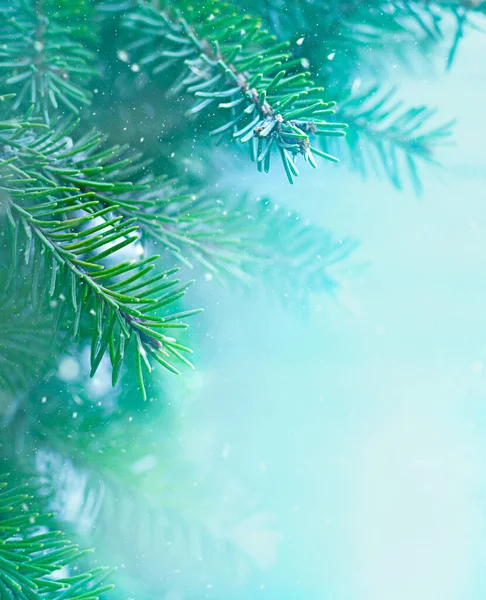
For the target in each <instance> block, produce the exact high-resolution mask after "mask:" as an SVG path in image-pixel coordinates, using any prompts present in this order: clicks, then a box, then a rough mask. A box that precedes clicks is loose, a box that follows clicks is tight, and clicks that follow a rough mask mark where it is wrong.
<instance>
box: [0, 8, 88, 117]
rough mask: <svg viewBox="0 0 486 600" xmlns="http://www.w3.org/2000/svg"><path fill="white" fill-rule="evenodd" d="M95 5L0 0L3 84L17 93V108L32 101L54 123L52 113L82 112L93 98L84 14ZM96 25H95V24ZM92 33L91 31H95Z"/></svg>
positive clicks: (14, 106)
mask: <svg viewBox="0 0 486 600" xmlns="http://www.w3.org/2000/svg"><path fill="white" fill-rule="evenodd" d="M91 11H92V9H89V7H88V6H86V3H85V2H82V1H80V0H74V1H73V3H72V5H71V7H69V5H68V4H67V3H66V1H65V0H62V1H58V0H7V1H1V2H0V41H3V40H5V43H3V44H0V89H5V90H9V91H10V90H11V91H12V92H15V93H16V94H17V98H16V100H15V102H14V103H13V104H12V110H13V112H14V113H15V111H18V110H19V109H25V108H27V107H29V106H30V105H33V106H34V108H35V113H36V114H39V115H41V116H42V118H43V119H44V121H45V122H46V123H49V122H50V120H51V117H52V114H53V113H59V112H61V111H63V110H67V111H68V112H71V113H75V114H78V113H79V110H80V108H81V107H83V106H87V105H89V104H90V101H91V92H90V91H89V88H88V86H89V82H90V80H91V79H92V77H93V76H94V75H96V70H95V69H94V67H93V63H94V54H93V52H92V51H91V50H90V49H89V48H88V47H87V46H86V43H85V42H86V37H87V32H86V24H85V25H84V27H83V25H82V22H83V17H86V16H87V15H88V14H89V15H90V16H91V14H92V13H91ZM91 31H92V30H91ZM92 35H93V33H91V36H92Z"/></svg>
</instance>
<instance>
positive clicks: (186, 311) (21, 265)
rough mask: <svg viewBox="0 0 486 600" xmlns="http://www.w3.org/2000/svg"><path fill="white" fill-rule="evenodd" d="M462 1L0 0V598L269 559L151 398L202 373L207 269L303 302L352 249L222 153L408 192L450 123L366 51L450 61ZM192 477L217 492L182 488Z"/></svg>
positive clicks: (483, 8)
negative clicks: (258, 190) (399, 86)
mask: <svg viewBox="0 0 486 600" xmlns="http://www.w3.org/2000/svg"><path fill="white" fill-rule="evenodd" d="M485 12H486V5H485V3H482V2H473V1H472V0H470V1H467V2H466V1H462V0H458V1H450V2H449V1H446V0H444V1H441V0H438V1H434V2H428V1H427V2H423V1H421V0H414V1H408V0H401V1H397V2H395V1H393V2H381V1H375V0H371V1H370V2H368V3H363V2H361V1H360V0H351V1H350V0H346V2H344V1H343V2H341V1H340V2H330V1H325V2H312V1H311V0H292V1H290V0H288V1H285V2H283V1H282V0H263V1H259V2H254V1H253V0H244V1H243V2H242V3H239V4H238V3H235V2H228V1H226V0H203V1H200V2H191V1H190V0H161V1H155V0H154V1H153V2H152V1H141V2H137V1H134V0H126V1H123V0H120V1H117V0H115V1H112V0H102V1H99V0H4V1H2V0H0V426H1V435H0V474H1V473H7V472H10V473H11V475H10V476H9V477H8V478H5V477H3V478H1V479H0V488H2V490H1V491H0V598H2V600H3V599H4V598H5V600H7V599H8V600H13V599H17V598H18V599H22V600H26V599H27V600H31V599H33V598H46V599H53V600H54V599H59V600H61V599H66V600H68V599H71V600H75V599H76V600H94V599H95V598H98V597H99V596H103V597H105V595H106V597H107V598H110V597H111V598H120V599H121V598H127V597H133V598H137V599H138V600H140V599H141V598H147V599H148V598H167V599H168V600H170V599H171V598H172V599H177V600H179V599H180V600H182V599H185V598H199V597H203V596H204V594H205V592H204V590H205V589H206V586H208V585H210V581H211V577H213V576H214V573H216V572H218V573H221V572H222V571H224V577H225V580H227V581H228V585H229V586H234V587H233V588H231V589H234V590H237V589H238V585H240V584H241V583H242V582H244V581H245V580H247V579H248V578H249V577H250V574H251V573H252V572H253V570H258V569H259V568H264V567H265V565H267V563H268V562H269V560H270V559H269V557H271V556H272V554H273V550H274V546H275V543H276V539H277V538H278V536H277V534H276V533H275V532H274V531H273V530H272V529H271V527H270V526H269V525H268V524H267V523H266V522H265V519H264V518H263V517H262V516H261V513H260V509H259V507H258V506H257V504H256V502H253V501H250V500H248V498H247V497H248V494H245V490H243V489H242V488H241V484H240V482H238V481H235V480H234V477H233V475H232V474H231V473H227V472H225V471H224V470H222V469H220V468H218V469H216V468H215V467H213V466H211V467H207V466H206V467H203V466H202V465H201V464H200V462H199V461H198V457H197V456H195V455H194V454H190V453H185V452H186V451H185V447H186V446H185V445H184V442H183V441H181V440H185V442H187V441H188V440H189V439H191V438H192V437H194V436H195V435H196V434H195V432H196V431H199V428H200V427H201V425H200V423H199V422H198V420H197V411H194V413H191V411H190V410H189V412H190V413H191V416H190V417H189V418H188V419H187V420H185V421H183V420H182V419H180V418H179V417H178V413H177V411H176V410H175V408H174V405H175V404H176V401H179V400H181V399H184V400H185V401H187V402H188V403H189V406H190V407H191V406H192V405H191V404H190V401H191V400H192V399H193V398H194V397H196V396H198V394H199V393H200V390H199V388H198V386H201V385H204V384H203V383H201V380H202V381H203V380H204V366H205V364H207V362H206V363H205V361H208V359H206V358H204V357H203V356H199V355H198V352H197V351H198V346H200V345H201V339H204V337H205V336H208V335H210V331H208V330H207V323H206V321H205V317H204V314H199V313H201V306H202V308H204V305H205V301H206V298H205V296H204V289H205V288H204V285H205V284H207V283H208V282H210V281H211V280H213V279H214V280H217V283H218V285H221V288H216V289H222V286H223V285H225V286H229V287H231V289H232V290H234V293H240V291H241V290H240V288H243V289H244V293H246V294H247V295H248V297H249V298H250V299H251V297H252V296H251V295H252V294H253V293H254V291H255V290H256V289H260V290H261V291H262V293H264V294H267V295H269V296H273V299H274V300H275V301H277V302H280V303H282V304H284V305H285V307H286V308H288V309H289V312H291V313H297V312H300V313H304V314H309V313H311V312H312V309H313V307H314V306H315V303H316V298H320V296H321V295H323V294H327V295H332V294H334V293H335V292H336V291H337V290H339V287H340V285H341V282H342V280H343V278H345V277H348V276H349V275H350V273H351V265H352V264H353V261H354V256H353V253H354V251H355V249H356V247H357V245H358V244H357V241H356V240H353V239H351V238H349V237H343V236H340V235H338V234H335V233H333V232H330V231H328V230H327V229H325V228H324V227H322V226H320V225H317V224H315V223H312V222H309V220H308V219H307V218H306V215H305V214H302V213H301V212H299V205H298V202H296V204H295V207H291V208H290V209H289V208H288V207H286V206H283V205H281V203H280V199H279V198H278V197H276V195H275V196H272V197H266V196H265V197H260V196H257V197H255V196H254V195H253V194H252V193H249V192H247V190H245V189H243V187H244V185H243V184H242V185H241V186H240V187H238V186H231V185H228V184H227V182H225V181H224V180H223V178H221V177H220V176H219V173H220V171H221V169H218V166H220V162H219V161H224V160H227V161H231V163H235V164H237V165H238V167H237V168H238V169H245V168H246V164H247V162H248V161H247V160H246V158H245V156H244V152H247V153H248V154H249V157H250V160H251V161H253V162H254V163H256V167H257V171H259V172H263V173H264V174H265V175H264V174H262V175H261V177H264V176H265V177H269V178H270V177H271V178H274V179H275V181H279V180H280V179H283V180H288V181H289V182H290V183H294V182H295V184H296V188H295V189H297V186H298V185H299V183H298V181H296V176H297V175H298V174H299V169H300V166H301V163H302V162H307V163H309V165H310V166H311V167H313V168H317V167H319V168H320V169H321V170H322V172H323V176H324V177H325V174H326V172H328V171H326V169H329V168H339V169H342V170H344V169H346V168H348V167H351V168H356V169H358V170H359V171H360V172H362V173H363V175H364V176H367V175H368V174H370V173H373V172H379V171H380V170H381V171H382V172H383V173H384V174H385V176H386V177H387V178H388V180H389V181H390V182H391V183H392V185H394V186H395V187H398V188H400V187H403V186H406V185H412V186H413V188H414V189H415V191H416V192H417V193H419V192H420V190H421V178H420V171H419V168H420V164H427V165H429V164H435V163H437V162H438V160H437V152H438V150H439V149H440V147H441V146H442V145H443V144H444V143H446V142H447V141H448V140H449V138H450V137H451V135H452V134H453V123H451V122H450V121H449V120H448V119H444V118H442V116H439V117H436V111H435V110H434V109H433V108H430V107H428V106H425V105H423V103H419V104H417V106H409V105H407V104H406V103H405V102H403V101H402V100H401V99H400V90H396V89H394V88H390V86H388V84H387V85H385V83H384V81H381V80H380V81H376V69H375V67H376V65H382V66H383V65H385V64H386V58H387V57H389V56H390V55H393V56H394V59H396V60H397V61H398V60H408V57H409V56H410V53H412V54H415V55H416V54H419V55H427V56H428V55H429V53H430V52H431V51H432V50H433V49H434V48H435V47H437V48H438V49H439V50H442V49H443V48H444V47H447V53H446V55H445V57H443V58H444V63H445V65H446V66H447V67H450V65H451V64H452V62H453V60H454V57H455V56H456V54H457V53H458V52H460V40H461V37H462V36H463V35H464V32H465V31H467V29H468V28H469V27H473V26H475V24H476V22H477V20H478V19H479V18H480V17H481V16H482V15H484V13H485ZM441 58H442V57H441ZM357 65H359V67H360V68H359V72H358V69H357ZM383 68H384V67H383ZM383 80H385V77H384V78H383ZM444 123H445V124H444ZM339 158H341V164H340V165H339V166H338V167H336V166H331V165H329V163H330V162H338V161H339ZM275 159H276V160H275ZM320 159H323V160H320ZM271 163H272V165H271ZM305 176H306V172H305V171H304V172H303V174H302V177H305ZM255 177H260V175H258V173H255ZM336 201H338V199H336ZM192 283H195V285H193V286H192V285H191V284H192ZM319 301H320V300H319ZM190 326H191V327H190ZM192 348H194V349H195V351H196V352H195V357H196V358H195V359H194V360H193V359H192V356H191V355H192ZM189 357H191V359H189ZM194 366H196V367H198V366H199V368H200V370H201V372H202V375H200V374H199V373H198V372H197V371H198V369H197V368H196V372H195V373H194V371H193V370H194ZM176 374H179V375H181V377H180V378H175V377H173V376H174V375H176ZM107 382H108V383H107ZM144 400H146V402H144ZM191 419H193V422H192V423H190V424H188V421H190V420H191ZM186 445H189V444H186ZM196 454H197V453H196ZM147 461H148V463H150V464H148V463H147ZM147 465H148V466H147ZM210 479H211V480H212V481H213V482H214V481H216V482H217V485H218V486H219V488H220V489H221V490H225V496H224V501H223V500H222V498H223V496H222V495H221V497H213V496H211V495H210V494H209V493H208V501H207V503H205V504H204V505H197V504H196V503H194V502H193V501H192V491H193V485H194V481H196V480H197V481H201V486H204V482H205V481H206V480H210ZM4 488H5V489H4ZM53 511H55V513H56V514H53ZM58 529H62V530H63V531H65V532H67V534H68V535H69V537H70V538H72V539H75V540H76V541H79V543H80V545H82V546H87V547H91V545H96V546H98V547H99V548H98V551H97V552H95V553H93V554H91V553H90V554H87V553H85V552H84V551H78V546H77V544H75V545H73V544H72V543H71V542H68V541H66V538H65V537H64V534H61V533H59V531H58ZM201 557H203V558H204V560H203V558H201ZM77 559H80V560H79V566H78V563H77V562H76V563H75V562H73V561H74V560H77ZM181 563H184V564H185V565H186V566H187V568H188V571H190V572H191V573H192V574H193V577H192V578H189V579H190V580H188V579H187V578H186V579H185V580H184V581H182V579H181V578H180V577H179V578H178V577H177V576H176V575H175V573H176V571H177V568H178V565H179V564H181ZM100 564H106V565H109V566H110V567H111V566H116V565H123V566H122V569H120V570H119V572H117V574H116V575H114V574H113V573H112V571H111V569H105V568H104V567H101V566H100ZM223 566H224V569H223ZM105 578H108V583H106V582H105ZM112 579H114V580H116V583H117V584H118V585H117V586H116V587H115V589H113V590H112V589H111V588H112V584H111V583H109V582H110V581H111V580H112ZM201 590H203V591H201ZM235 594H236V592H235ZM218 597H220V596H218ZM236 597H237V596H236V595H235V598H236Z"/></svg>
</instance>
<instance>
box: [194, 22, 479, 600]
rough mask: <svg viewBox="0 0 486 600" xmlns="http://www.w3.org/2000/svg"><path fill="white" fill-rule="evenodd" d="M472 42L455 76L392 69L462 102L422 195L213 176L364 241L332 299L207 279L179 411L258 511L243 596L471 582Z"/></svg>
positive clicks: (475, 257)
mask: <svg viewBox="0 0 486 600" xmlns="http://www.w3.org/2000/svg"><path fill="white" fill-rule="evenodd" d="M485 57H486V38H485V37H484V36H483V35H481V34H479V33H471V34H470V35H469V36H468V37H467V38H466V39H465V40H464V41H463V43H462V46H461V47H460V51H459V53H458V56H457V59H456V62H455V64H454V66H453V69H452V71H451V72H450V73H446V72H445V70H444V66H443V64H442V63H441V64H439V63H437V64H435V63H434V64H433V65H432V64H430V63H429V64H428V65H425V66H424V67H422V71H421V72H420V73H419V76H417V75H416V73H415V74H414V75H412V74H411V73H409V72H407V71H406V70H405V69H404V68H403V67H399V66H397V67H396V69H395V72H394V76H393V80H391V83H396V82H398V83H399V84H400V88H401V93H402V94H403V95H405V97H407V98H408V99H409V100H410V102H415V103H429V104H432V105H437V106H438V107H439V109H440V115H439V117H438V120H439V121H440V119H442V120H447V118H448V117H451V118H454V117H457V119H458V124H457V127H456V130H455V145H454V146H450V147H444V148H443V149H441V152H440V158H441V161H442V163H443V165H444V166H443V168H436V167H427V166H425V168H422V171H421V173H422V177H423V181H424V186H425V193H424V194H423V196H422V198H420V199H417V198H416V197H415V196H414V195H413V193H412V191H411V190H407V191H404V192H397V191H395V190H393V189H392V188H391V186H390V185H389V183H388V182H387V181H385V180H384V178H383V177H380V176H377V177H376V178H375V179H372V180H368V181H366V182H363V180H362V179H361V177H360V176H359V175H357V174H354V173H350V172H349V171H347V170H346V168H345V166H343V165H340V166H338V167H336V168H335V167H333V166H330V167H325V168H322V169H321V170H320V171H319V172H316V173H314V172H308V171H306V173H305V177H301V178H299V181H298V182H297V184H296V185H295V186H294V187H292V188H291V187H290V186H288V185H287V184H286V183H284V182H282V183H281V184H280V183H278V187H276V183H275V182H276V181H277V179H276V177H272V178H265V177H260V176H259V177H258V178H255V175H254V174H253V171H252V170H250V169H247V170H244V169H242V170H238V172H237V173H235V172H234V171H232V172H230V173H228V174H227V176H226V178H225V184H226V185H227V186H228V187H230V188H232V189H234V190H239V189H241V188H244V187H245V186H248V185H249V186H251V187H253V189H254V191H255V194H256V193H258V194H259V195H265V194H267V193H268V194H270V195H271V197H272V199H273V200H274V201H277V202H278V203H279V204H283V205H288V206H289V207H292V208H296V207H298V208H299V209H300V210H301V211H302V213H303V214H304V215H305V216H307V217H309V218H310V219H311V220H313V221H315V222H318V223H320V224H322V225H323V226H325V227H328V228H330V229H331V230H332V231H334V232H337V233H338V234H342V235H343V236H346V235H351V236H354V237H356V238H357V239H359V240H360V242H361V246H360V249H359V250H358V252H357V253H356V255H355V257H354V258H353V259H352V261H351V263H352V264H351V266H353V267H356V268H353V269H351V270H350V271H349V272H344V273H343V275H342V279H343V281H344V287H343V289H342V290H341V292H340V294H338V296H337V299H336V301H333V300H329V299H326V300H324V301H323V302H322V304H321V305H319V304H318V305H317V306H316V307H315V310H314V311H313V312H312V314H311V315H309V316H308V317H307V318H306V319H305V320H303V319H302V318H300V317H297V316H292V315H291V314H289V312H287V311H285V310H284V309H283V308H281V306H280V305H278V303H275V304H273V303H272V302H271V301H269V299H268V298H266V297H264V295H263V294H262V297H261V298H258V297H257V298H255V296H252V297H251V301H249V300H248V298H246V297H245V298H243V297H242V298H240V299H238V297H236V298H235V295H234V294H233V293H232V292H229V291H228V292H224V293H222V292H221V290H220V288H218V287H217V285H216V284H215V283H214V291H215V295H216V294H217V297H218V301H217V303H216V304H215V306H214V307H213V308H211V307H209V308H208V309H207V313H206V318H207V319H208V322H209V324H210V325H211V324H212V325H213V326H212V327H210V330H211V331H212V335H211V336H209V337H208V339H207V340H206V343H205V348H204V356H206V357H208V356H210V357H211V360H207V359H206V361H205V362H206V365H207V368H206V369H205V370H203V372H202V374H201V377H204V378H205V383H206V385H204V386H203V389H204V390H205V391H204V393H203V397H202V398H200V400H199V401H198V407H197V408H193V410H194V411H195V414H196V415H197V420H198V422H199V423H202V424H205V426H206V427H207V428H210V429H211V431H212V442H211V444H209V446H210V447H211V451H210V452H211V453H213V454H214V452H216V453H219V452H220V456H219V454H218V456H219V459H220V460H221V463H222V464H223V462H224V464H225V466H226V467H228V468H229V469H230V470H231V471H232V472H233V473H235V474H237V475H238V476H239V477H241V478H243V480H244V481H245V482H246V485H247V486H248V489H249V490H252V492H251V493H254V494H255V496H256V497H257V498H258V503H259V506H261V507H262V511H263V512H264V513H265V517H263V516H261V518H262V519H266V520H265V523H267V522H268V531H267V534H266V535H263V536H262V537H260V538H259V539H258V540H254V544H255V546H256V547H258V548H259V549H260V551H261V552H260V553H261V554H262V556H263V558H264V559H265V560H266V563H265V564H266V568H265V569H263V570H262V571H261V572H260V573H259V575H258V576H257V580H258V581H256V580H255V581H254V583H253V584H252V586H253V587H251V588H249V587H246V588H245V591H244V593H243V594H242V596H241V597H242V598H243V597H244V598H250V597H251V598H258V597H262V598H272V599H275V600H276V599H277V598H278V599H279V600H286V599H289V600H290V599H295V600H304V599H305V600H313V599H316V600H317V599H324V598H329V599H331V598H332V599H343V600H344V599H347V600H411V599H413V600H459V599H461V600H476V599H477V600H479V599H480V598H483V597H484V593H485V590H486V527H485V515H486V504H485V499H486V498H485V491H486V285H485V281H486V279H485V278H486V236H485V232H486V207H485V203H486V192H485V190H486V185H485V184H486V142H485V138H486V119H485V114H484V111H485V108H484V107H485V99H486V60H485ZM393 67H394V65H391V68H392V69H393ZM207 285H208V288H209V287H210V286H212V285H213V284H212V283H208V284H207ZM216 290H217V291H216ZM208 304H209V303H208ZM201 354H203V353H202V352H201ZM213 454H212V455H213ZM265 560H264V561H263V562H265ZM230 596H231V597H233V594H230ZM208 597H210V593H209V592H208ZM238 597H239V596H238Z"/></svg>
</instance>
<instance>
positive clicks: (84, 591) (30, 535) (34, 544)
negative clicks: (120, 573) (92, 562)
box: [0, 476, 114, 600]
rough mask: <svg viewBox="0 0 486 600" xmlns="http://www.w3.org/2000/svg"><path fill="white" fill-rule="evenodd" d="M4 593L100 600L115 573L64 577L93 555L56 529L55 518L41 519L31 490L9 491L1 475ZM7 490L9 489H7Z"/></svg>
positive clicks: (0, 588) (17, 598) (16, 598)
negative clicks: (87, 554) (86, 556)
mask: <svg viewBox="0 0 486 600" xmlns="http://www.w3.org/2000/svg"><path fill="white" fill-rule="evenodd" d="M2 488H3V491H2V492H1V493H0V594H1V596H2V598H6V599H7V598H9V599H11V600H25V599H29V600H34V599H35V598H45V599H46V600H61V599H62V600H76V599H81V598H83V600H98V598H99V596H100V595H101V594H104V593H105V592H108V591H109V590H111V589H113V587H114V586H113V585H111V584H108V585H106V584H105V583H104V581H105V580H106V578H107V577H108V576H109V574H110V571H109V570H108V569H106V568H104V567H97V568H95V569H92V570H90V571H84V572H83V571H79V570H78V569H76V572H72V573H68V574H65V573H62V572H61V571H60V570H61V569H63V568H66V567H67V568H70V566H71V564H72V563H73V562H74V561H77V560H79V559H80V558H81V557H82V556H83V555H85V554H86V552H87V551H80V550H79V548H78V546H76V545H73V544H72V543H71V542H69V541H68V540H66V539H65V537H64V536H63V535H62V533H61V532H60V531H54V530H52V529H51V528H50V525H51V523H52V517H53V516H54V515H52V514H39V512H36V511H35V509H33V508H32V507H31V503H32V500H33V497H32V496H31V495H30V494H29V493H28V489H27V487H25V486H24V487H20V488H19V487H16V488H10V489H9V488H8V481H6V477H5V476H0V489H2ZM5 488H6V489H5Z"/></svg>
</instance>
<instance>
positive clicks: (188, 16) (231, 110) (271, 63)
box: [125, 0, 346, 183]
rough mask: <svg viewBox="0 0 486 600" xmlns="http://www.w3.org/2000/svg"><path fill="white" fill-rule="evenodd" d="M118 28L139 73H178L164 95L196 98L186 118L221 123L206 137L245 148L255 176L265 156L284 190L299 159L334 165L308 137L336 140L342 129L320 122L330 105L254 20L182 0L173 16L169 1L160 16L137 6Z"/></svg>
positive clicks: (214, 4)
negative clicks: (202, 116)
mask: <svg viewBox="0 0 486 600" xmlns="http://www.w3.org/2000/svg"><path fill="white" fill-rule="evenodd" d="M125 26H126V27H127V28H129V29H130V32H131V39H132V40H133V41H132V42H131V43H130V44H129V46H128V48H127V50H128V52H130V53H132V54H133V55H134V57H135V58H136V60H137V61H138V62H139V64H140V66H142V67H145V68H149V69H150V70H151V72H152V73H153V74H154V75H157V74H159V73H162V72H165V71H166V70H167V69H169V68H177V69H178V70H179V71H181V70H182V74H181V75H180V77H179V79H178V81H177V82H176V84H175V86H174V87H173V89H172V92H173V93H188V94H191V95H194V96H195V97H196V98H197V103H196V105H195V106H193V108H192V109H191V110H190V113H191V114H197V113H199V112H202V111H206V112H208V113H209V114H210V115H212V116H214V115H215V113H218V117H217V120H218V119H219V121H222V122H223V124H222V125H220V126H219V127H217V128H216V129H214V130H213V131H211V135H214V136H225V135H227V134H228V133H232V135H231V138H232V139H233V140H238V141H239V142H241V143H243V144H245V143H247V144H249V147H250V154H251V158H252V160H254V161H256V162H257V166H258V169H259V170H260V171H263V170H264V171H265V172H268V170H269V168H270V157H271V152H272V150H273V149H276V150H278V152H279V154H280V158H281V161H282V163H283V166H284V169H285V172H286V174H287V178H288V179H289V181H290V183H293V180H294V178H295V176H297V175H298V170H297V167H296V165H295V161H296V158H297V156H298V155H299V154H301V155H302V156H303V157H304V159H305V160H306V161H307V162H309V164H310V165H311V166H313V167H314V168H316V167H317V163H316V161H315V158H314V154H315V155H317V156H320V157H322V158H325V159H328V160H331V161H337V159H336V158H335V157H333V156H331V155H328V154H327V153H325V152H323V151H322V150H319V149H318V148H316V147H315V146H313V145H312V144H311V136H313V135H319V136H326V137H331V136H342V135H344V133H345V132H344V128H345V127H346V125H345V124H344V123H335V122H332V121H328V120H327V118H328V117H329V116H330V115H332V114H333V113H334V110H333V106H334V105H335V103H334V102H329V101H325V100H324V99H323V98H324V89H323V88H322V87H319V86H316V85H315V84H314V82H313V81H312V80H311V79H310V78H309V77H310V73H309V72H308V71H305V70H304V67H303V65H304V62H303V61H302V60H299V59H298V60H292V57H291V55H290V53H289V51H288V47H289V44H288V43H287V42H283V43H277V41H276V37H275V36H273V35H271V34H269V33H268V32H267V31H266V30H265V29H263V27H262V24H261V22H260V21H259V20H258V19H256V18H252V17H250V16H248V15H244V14H243V15H242V14H239V13H238V12H236V10H235V9H234V7H232V6H231V5H229V4H226V3H224V2H220V1H218V0H212V1H211V2H209V3H207V4H205V5H204V6H198V7H197V8H196V7H195V6H194V5H193V4H192V3H191V2H189V1H187V0H184V1H183V2H179V3H178V5H177V9H172V8H171V3H170V2H167V3H163V8H162V9H159V8H156V6H155V5H151V4H150V3H143V4H140V6H139V8H138V9H136V10H135V11H133V12H131V13H129V14H128V16H127V17H126V19H125ZM125 54H126V51H125ZM223 114H225V115H226V117H225V118H221V117H220V116H219V115H223Z"/></svg>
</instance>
